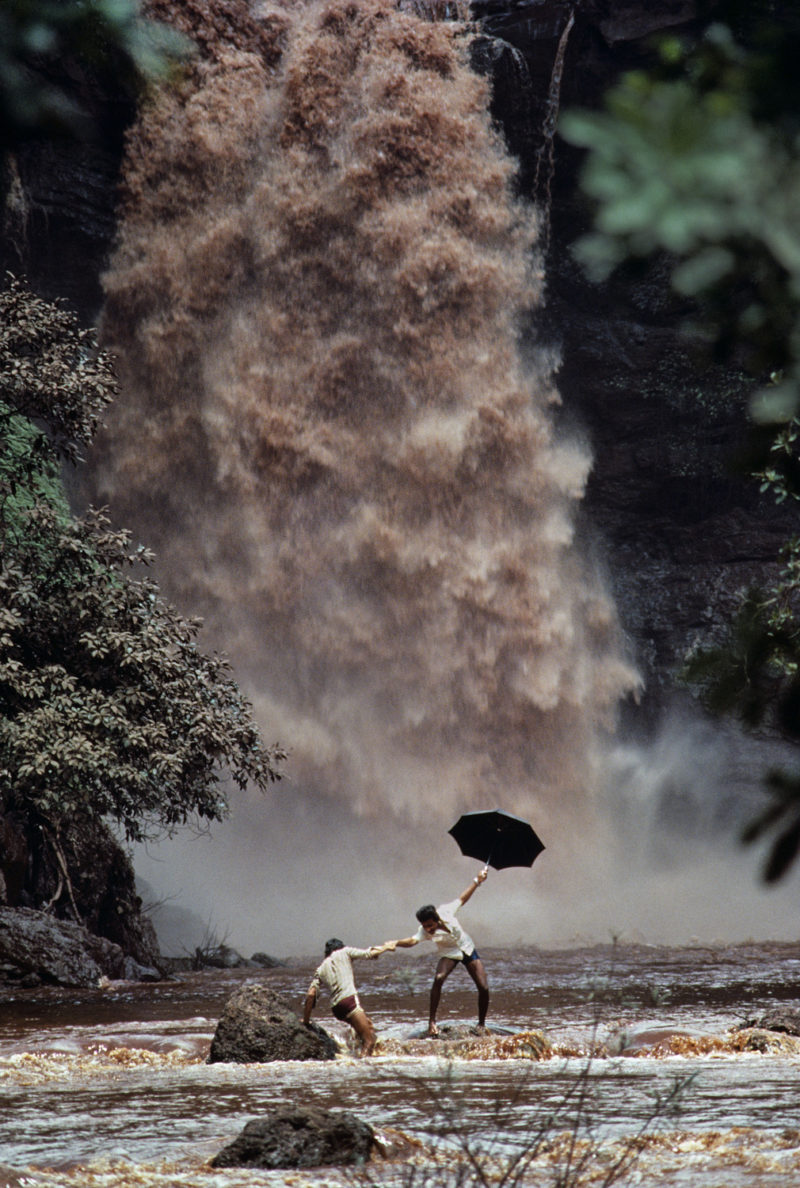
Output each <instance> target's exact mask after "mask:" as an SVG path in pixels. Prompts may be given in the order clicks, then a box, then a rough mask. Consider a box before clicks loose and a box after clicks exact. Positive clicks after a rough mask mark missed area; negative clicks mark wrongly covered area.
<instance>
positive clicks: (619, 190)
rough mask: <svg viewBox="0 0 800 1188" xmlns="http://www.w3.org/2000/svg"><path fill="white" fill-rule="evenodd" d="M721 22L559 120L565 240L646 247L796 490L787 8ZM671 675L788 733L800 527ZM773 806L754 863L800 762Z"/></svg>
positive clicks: (785, 828) (795, 691)
mask: <svg viewBox="0 0 800 1188" xmlns="http://www.w3.org/2000/svg"><path fill="white" fill-rule="evenodd" d="M712 7H713V8H714V9H716V12H717V15H718V16H719V15H720V14H722V15H725V16H726V23H723V22H722V21H717V22H716V23H711V24H709V26H708V28H707V29H706V31H705V34H704V36H703V37H702V38H700V39H699V40H698V42H697V43H696V44H693V45H690V46H688V47H687V46H685V45H683V44H681V42H680V41H678V40H677V39H676V38H674V37H669V38H666V39H664V40H663V41H662V42H661V45H660V64H659V65H658V66H657V67H656V68H655V69H653V70H651V71H649V72H648V71H635V72H631V73H629V74H627V75H625V76H624V77H623V78H622V79H621V81H620V82H619V84H618V85H617V86H616V87H614V88H613V89H612V90H611V92H610V93H609V95H608V96H607V100H606V105H605V110H604V111H600V112H579V111H573V112H571V113H568V114H567V115H565V116H564V118H563V120H562V123H561V131H562V133H563V135H564V137H565V138H566V139H567V140H568V141H570V142H571V143H573V144H575V145H578V146H581V147H583V148H585V149H587V150H588V151H587V156H586V162H585V166H584V170H583V174H582V184H583V187H584V189H585V191H586V193H587V194H588V195H589V197H590V198H591V199H592V201H593V205H594V207H595V220H594V229H593V231H592V232H591V233H590V234H589V235H587V236H584V237H583V238H582V239H580V240H579V241H578V243H577V245H576V249H575V250H576V254H577V255H578V256H579V258H580V259H581V260H582V261H583V263H584V265H585V267H586V268H587V270H588V271H589V272H590V274H591V275H592V276H593V277H594V278H596V279H598V280H601V279H603V278H605V277H607V276H608V275H609V274H610V272H611V271H613V269H615V268H616V267H617V266H618V265H620V264H622V263H628V262H631V261H636V260H644V259H647V258H649V257H653V256H656V257H658V258H659V259H662V260H666V261H668V262H669V266H670V268H671V284H672V287H673V289H674V290H675V292H676V293H677V294H678V295H679V296H680V297H681V298H683V299H685V302H686V304H687V305H691V306H692V308H693V309H694V310H695V311H696V313H695V314H693V319H694V327H693V328H694V330H695V331H696V332H698V333H697V334H696V339H697V340H704V341H705V342H706V343H707V344H708V345H709V346H710V348H711V352H712V357H714V358H716V359H717V360H723V359H724V360H728V361H731V362H733V363H735V365H737V366H741V367H743V368H744V369H746V370H747V371H748V372H749V374H750V375H751V376H752V377H753V379H754V382H755V391H754V395H753V397H752V400H751V406H750V409H751V417H752V421H753V427H752V432H751V434H750V445H749V450H748V454H747V463H748V466H749V469H750V470H751V472H752V473H753V474H754V476H755V477H756V479H757V480H758V482H759V484H760V489H761V492H762V494H764V495H769V496H772V497H773V498H774V499H775V500H776V501H777V502H779V503H784V502H786V501H789V500H793V499H797V498H798V496H800V422H799V421H798V414H799V413H800V216H798V212H799V211H800V71H798V69H797V63H798V60H800V12H798V10H797V6H796V5H792V4H783V3H779V2H776V0H750V2H749V3H746V4H745V3H742V2H741V0H728V2H725V0H721V2H718V3H716V4H714V5H712ZM682 675H683V678H684V679H685V680H686V681H687V682H688V683H690V684H692V685H694V686H695V687H696V688H697V689H698V690H699V692H700V695H701V697H702V698H703V701H704V702H705V704H706V705H707V706H708V708H709V709H711V710H712V711H714V712H716V713H722V714H734V715H736V716H738V717H739V718H740V719H741V720H742V721H743V722H744V723H745V724H746V725H747V726H749V727H750V728H752V729H759V730H768V731H769V732H771V733H773V734H778V735H779V736H780V737H782V738H784V739H788V740H790V741H792V742H795V743H797V742H800V541H798V539H797V538H795V539H792V540H790V541H789V542H788V543H787V544H786V546H785V547H784V549H783V551H782V554H781V570H780V575H779V577H778V579H777V581H776V582H775V583H774V585H773V586H772V587H771V588H770V589H767V590H753V591H751V592H750V593H749V595H748V597H747V599H746V601H745V605H744V606H743V608H742V610H741V612H740V614H739V615H738V616H737V618H736V620H735V621H734V622H733V623H732V624H730V625H729V626H728V629H727V631H726V633H725V637H724V639H723V640H722V642H720V643H717V644H715V645H713V646H711V645H706V646H704V647H698V648H697V649H696V650H695V652H694V653H693V654H692V655H691V656H690V657H689V659H688V661H687V664H686V667H685V671H684V673H683V674H682ZM767 790H768V792H769V793H770V804H769V806H768V808H767V809H766V810H765V812H764V813H763V814H762V815H761V816H760V817H759V818H758V820H756V821H754V822H753V823H752V825H751V826H750V827H749V828H748V829H747V830H746V831H745V834H744V837H745V840H747V841H753V840H755V839H756V838H757V837H761V836H762V835H763V834H764V833H765V832H767V831H771V832H772V833H773V835H774V840H773V843H772V849H771V852H770V855H769V858H768V861H767V866H766V870H765V878H766V879H767V880H768V881H774V880H775V879H778V878H780V877H781V876H782V875H783V874H784V873H785V871H786V870H787V869H788V868H789V866H790V865H791V863H792V862H793V861H794V860H795V858H796V857H797V855H798V852H800V775H793V774H791V773H786V772H774V773H772V774H771V775H770V776H769V779H768V784H767Z"/></svg>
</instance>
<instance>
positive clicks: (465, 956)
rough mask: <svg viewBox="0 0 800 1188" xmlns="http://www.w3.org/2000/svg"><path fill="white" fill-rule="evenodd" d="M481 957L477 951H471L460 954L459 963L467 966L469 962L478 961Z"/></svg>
mask: <svg viewBox="0 0 800 1188" xmlns="http://www.w3.org/2000/svg"><path fill="white" fill-rule="evenodd" d="M480 959H481V955H480V953H479V952H478V950H477V949H473V950H472V952H471V953H462V954H461V961H463V963H464V965H469V963H470V961H480Z"/></svg>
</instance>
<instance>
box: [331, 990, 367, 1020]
mask: <svg viewBox="0 0 800 1188" xmlns="http://www.w3.org/2000/svg"><path fill="white" fill-rule="evenodd" d="M360 1006H361V1003H360V1002H359V1001H358V995H357V994H350V995H348V997H347V998H340V999H339V1001H338V1002H335V1003H333V1005H332V1006H331V1010H332V1011H333V1013H334V1015H335V1016H336V1018H337V1019H341V1020H342V1022H343V1023H344V1022H346V1020H347V1019H348V1017H349V1016H350V1015H352V1013H353V1011H357V1010H358V1008H359V1007H360Z"/></svg>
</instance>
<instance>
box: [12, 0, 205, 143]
mask: <svg viewBox="0 0 800 1188" xmlns="http://www.w3.org/2000/svg"><path fill="white" fill-rule="evenodd" d="M188 50H189V43H188V42H187V41H186V39H185V38H183V37H181V36H180V35H179V34H178V33H176V32H175V30H173V29H170V28H169V27H168V26H166V25H163V24H161V23H159V22H156V21H150V20H147V19H145V18H144V17H142V16H141V15H140V12H139V0H3V3H2V5H0V145H4V146H9V145H14V144H15V143H17V142H19V141H21V140H24V139H26V138H28V137H30V136H36V135H41V134H45V135H53V134H59V135H71V136H76V135H86V134H87V133H88V132H89V131H90V129H91V120H90V118H89V116H88V112H87V110H86V107H85V104H84V103H83V102H82V101H81V99H80V98H79V97H78V92H77V90H76V88H75V87H74V74H75V70H74V64H75V63H76V62H79V63H80V65H81V71H80V73H81V74H82V75H83V77H84V82H85V81H86V79H87V78H88V77H91V74H92V73H94V74H98V73H103V72H105V73H106V74H112V73H113V74H114V75H115V76H116V79H117V82H123V83H126V84H128V85H130V86H131V87H134V86H136V84H137V83H142V82H146V81H148V80H150V79H154V78H159V77H162V76H163V75H165V74H166V73H167V72H168V71H169V69H170V68H171V67H172V65H173V64H174V63H175V62H176V61H178V60H181V59H182V58H185V57H186V56H187V54H188ZM64 62H68V63H72V64H73V70H72V74H73V78H72V79H70V81H69V83H67V82H66V78H67V77H68V75H67V76H65V75H63V74H62V73H61V72H60V67H61V66H62V65H63V64H64ZM87 71H88V72H89V73H88V75H87ZM60 78H64V79H65V81H64V83H62V82H59V81H57V80H59V79H60Z"/></svg>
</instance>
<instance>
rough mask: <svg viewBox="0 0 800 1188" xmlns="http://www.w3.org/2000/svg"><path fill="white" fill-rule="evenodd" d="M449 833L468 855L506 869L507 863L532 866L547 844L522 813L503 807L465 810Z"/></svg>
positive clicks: (462, 851) (496, 868)
mask: <svg viewBox="0 0 800 1188" xmlns="http://www.w3.org/2000/svg"><path fill="white" fill-rule="evenodd" d="M448 833H450V834H452V836H453V837H454V838H455V839H456V841H457V842H458V844H459V846H460V848H461V853H462V854H465V855H466V857H467V858H478V859H480V861H481V862H483V863H484V865H485V866H493V867H494V868H495V870H503V868H504V867H506V866H532V865H533V861H534V859H535V858H536V857H537V856H538V855H539V854H541V852H542V850H543V849H544V845H543V844H542V842H541V841H540V840H539V838H538V837H537V836H536V834H535V833H534V832H533V829H532V828H531V826H530V825H529V824H528V822H527V821H523V819H522V817H515V816H513V814H511V813H505V812H503V810H502V809H487V810H485V811H481V812H476V813H464V814H463V816H461V817H459V818H458V820H457V821H456V823H455V825H454V826H453V828H452V829H449V830H448Z"/></svg>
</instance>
